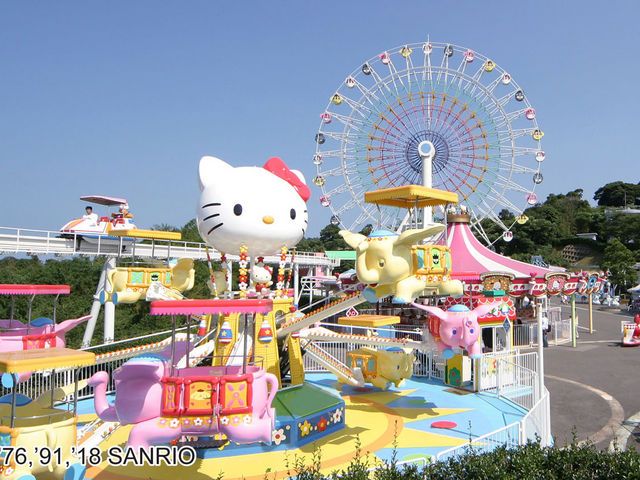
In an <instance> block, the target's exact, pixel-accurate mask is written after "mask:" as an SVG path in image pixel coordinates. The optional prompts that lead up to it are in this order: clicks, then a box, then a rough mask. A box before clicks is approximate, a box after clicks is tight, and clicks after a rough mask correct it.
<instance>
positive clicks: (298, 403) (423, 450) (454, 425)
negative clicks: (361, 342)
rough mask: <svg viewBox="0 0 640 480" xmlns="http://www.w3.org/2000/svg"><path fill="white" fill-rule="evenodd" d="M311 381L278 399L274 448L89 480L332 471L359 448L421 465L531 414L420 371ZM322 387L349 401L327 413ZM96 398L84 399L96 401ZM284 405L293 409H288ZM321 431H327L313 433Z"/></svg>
mask: <svg viewBox="0 0 640 480" xmlns="http://www.w3.org/2000/svg"><path fill="white" fill-rule="evenodd" d="M307 379H308V382H307V383H306V385H305V387H306V389H304V390H299V392H300V393H296V391H295V390H290V391H289V392H290V393H288V394H285V396H290V398H286V399H284V401H280V400H278V401H274V406H275V407H276V411H277V413H278V420H277V421H278V423H277V426H276V429H275V430H274V434H273V441H272V445H271V446H268V445H264V444H252V445H235V444H231V445H227V446H225V447H220V448H216V447H211V448H208V449H205V450H203V451H202V452H199V454H198V456H199V457H200V458H199V459H198V460H197V461H196V462H195V464H193V465H192V466H190V467H169V468H165V467H162V468H153V467H134V466H126V467H110V466H108V465H107V463H106V462H103V463H102V464H100V465H99V466H98V467H93V468H89V469H88V472H87V478H90V479H97V480H98V479H99V480H112V479H113V480H134V479H136V480H141V479H147V478H153V479H155V480H175V478H178V477H179V478H193V479H206V478H216V477H218V476H220V478H224V479H225V480H227V479H234V480H235V479H238V480H239V479H242V478H244V479H246V480H263V479H265V478H266V479H269V480H271V479H276V478H277V479H282V478H287V477H289V476H295V475H296V471H295V465H296V464H297V463H304V464H305V465H311V464H313V463H318V462H319V467H320V470H321V472H322V473H323V474H329V473H331V472H332V471H335V470H342V469H345V468H347V466H348V464H349V463H350V462H351V461H353V459H354V458H355V455H356V454H359V455H360V457H361V458H362V460H363V461H365V462H367V468H371V467H374V466H376V465H380V464H381V462H382V461H384V460H390V459H391V457H392V455H393V453H394V450H395V452H396V458H397V461H405V460H409V461H416V462H419V464H423V463H424V462H429V461H430V460H431V458H432V457H433V456H435V455H437V454H438V453H439V452H442V451H444V450H447V449H449V448H451V447H455V446H460V445H464V444H466V443H468V441H469V438H476V437H479V436H481V435H484V434H486V433H488V432H491V431H494V430H497V429H498V428H501V427H504V426H506V425H509V424H512V423H513V422H516V421H519V420H521V419H522V417H523V416H524V415H525V414H526V412H525V411H524V409H522V408H520V407H519V406H517V405H515V404H514V403H512V402H509V401H507V400H504V399H499V398H497V397H496V396H495V395H493V394H487V393H473V392H469V391H465V390H461V389H457V388H451V387H450V386H448V385H444V384H443V383H442V382H441V381H439V380H428V379H426V378H421V377H412V378H411V379H408V380H406V382H405V384H404V385H403V386H402V387H401V388H394V387H391V388H390V389H389V390H386V391H383V390H380V389H378V388H375V387H373V386H366V387H350V386H347V385H342V390H341V391H339V390H338V387H339V385H338V384H337V382H336V378H335V376H333V375H331V374H327V373H307ZM307 389H308V390H307ZM318 391H322V393H324V394H325V395H327V398H328V399H329V400H331V397H333V398H336V396H337V395H340V397H341V398H339V397H338V398H337V400H338V401H343V402H344V408H337V407H336V408H334V409H327V412H326V413H322V412H321V410H320V409H319V408H316V407H317V406H314V405H315V404H312V403H311V402H312V401H313V399H312V398H311V396H310V395H308V394H311V393H312V392H318ZM283 392H287V390H283ZM314 394H316V393H314ZM92 403H93V402H92V401H87V405H91V407H92ZM305 403H308V406H305ZM287 409H289V410H290V412H289V413H286V410H287ZM302 409H305V410H307V412H308V413H309V414H310V415H309V416H307V417H306V420H302V419H301V418H302V417H300V413H301V412H302ZM314 410H315V411H316V412H317V413H316V414H315V416H314V414H313V413H312V412H313V411H314ZM283 412H285V413H284V416H283ZM85 413H88V412H86V411H85ZM329 416H330V418H329ZM93 418H95V417H93ZM286 418H289V419H290V420H291V423H289V424H288V425H289V426H290V428H289V429H287V428H286V425H285V427H284V428H283V426H282V425H283V423H280V422H281V421H282V420H283V419H284V420H286ZM297 419H298V420H297ZM323 419H324V421H323ZM83 420H85V421H90V420H91V417H89V416H86V415H83ZM329 420H331V422H333V421H338V422H340V421H342V422H344V427H343V428H340V429H337V428H336V429H335V430H331V428H332V427H333V425H334V424H333V423H330V422H329ZM293 421H295V423H293ZM325 421H326V424H325ZM442 421H448V422H451V423H448V424H446V427H448V428H442V427H443V424H441V422H442ZM323 428H324V430H322V429H323ZM129 429H130V427H129V426H122V427H120V428H119V429H118V430H117V431H115V432H114V433H113V435H111V436H110V437H108V438H107V440H106V441H105V442H103V443H102V444H101V445H100V448H101V449H102V450H106V449H107V448H109V447H110V446H113V445H123V444H124V443H125V442H126V440H127V437H128V435H129ZM318 432H327V433H328V434H327V435H326V436H324V437H322V438H316V439H314V438H312V437H313V436H314V435H315V434H317V433H318ZM296 436H298V439H299V440H302V441H306V440H307V439H308V440H309V441H308V443H305V444H303V445H302V446H295V445H291V444H288V443H287V442H288V441H289V438H290V437H296ZM318 436H319V435H318ZM312 440H316V441H315V442H314V441H312ZM394 444H395V448H394ZM318 451H319V452H320V457H321V458H320V459H319V460H318V458H317V453H318ZM314 452H315V454H316V456H315V457H314Z"/></svg>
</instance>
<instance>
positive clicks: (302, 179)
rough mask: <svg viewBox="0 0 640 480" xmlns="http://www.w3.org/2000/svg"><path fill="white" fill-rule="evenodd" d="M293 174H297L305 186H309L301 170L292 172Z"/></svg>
mask: <svg viewBox="0 0 640 480" xmlns="http://www.w3.org/2000/svg"><path fill="white" fill-rule="evenodd" d="M291 173H293V174H295V175H296V177H298V178H299V179H300V181H301V182H302V183H304V184H305V185H306V184H307V181H306V180H305V178H304V175H303V174H302V172H301V171H300V170H291Z"/></svg>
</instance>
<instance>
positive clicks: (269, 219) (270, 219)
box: [262, 215, 273, 225]
mask: <svg viewBox="0 0 640 480" xmlns="http://www.w3.org/2000/svg"><path fill="white" fill-rule="evenodd" d="M262 221H263V222H264V223H266V224H267V225H271V224H272V223H273V217H271V216H269V215H267V216H264V217H262Z"/></svg>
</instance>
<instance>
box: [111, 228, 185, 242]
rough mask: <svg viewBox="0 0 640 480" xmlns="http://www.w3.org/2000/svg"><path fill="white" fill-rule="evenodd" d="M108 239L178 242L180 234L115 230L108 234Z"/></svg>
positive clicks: (137, 229) (158, 231) (133, 229)
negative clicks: (124, 238)
mask: <svg viewBox="0 0 640 480" xmlns="http://www.w3.org/2000/svg"><path fill="white" fill-rule="evenodd" d="M109 236H110V237H127V238H143V239H147V240H180V239H182V233H180V232H168V231H165V230H143V229H141V228H132V229H117V230H115V229H114V230H111V231H110V232H109Z"/></svg>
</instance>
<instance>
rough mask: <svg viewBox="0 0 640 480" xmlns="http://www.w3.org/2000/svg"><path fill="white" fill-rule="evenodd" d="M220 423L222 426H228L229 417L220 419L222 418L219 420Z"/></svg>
mask: <svg viewBox="0 0 640 480" xmlns="http://www.w3.org/2000/svg"><path fill="white" fill-rule="evenodd" d="M220 423H221V424H222V425H228V424H229V417H222V418H221V419H220Z"/></svg>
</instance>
